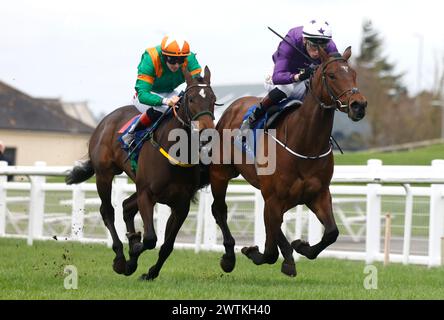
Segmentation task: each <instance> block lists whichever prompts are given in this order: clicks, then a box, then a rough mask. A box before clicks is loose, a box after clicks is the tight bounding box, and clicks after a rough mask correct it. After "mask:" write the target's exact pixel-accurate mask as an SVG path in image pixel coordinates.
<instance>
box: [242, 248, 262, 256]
mask: <svg viewBox="0 0 444 320" xmlns="http://www.w3.org/2000/svg"><path fill="white" fill-rule="evenodd" d="M241 252H242V253H243V254H244V255H246V256H247V257H249V255H251V254H252V253H255V252H259V247H258V246H252V247H243V248H242V250H241Z"/></svg>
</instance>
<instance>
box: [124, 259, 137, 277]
mask: <svg viewBox="0 0 444 320" xmlns="http://www.w3.org/2000/svg"><path fill="white" fill-rule="evenodd" d="M136 270H137V259H135V260H133V259H130V260H129V261H127V263H126V268H125V275H126V276H130V275H132V274H133V273H134V272H135V271H136Z"/></svg>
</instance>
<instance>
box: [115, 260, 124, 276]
mask: <svg viewBox="0 0 444 320" xmlns="http://www.w3.org/2000/svg"><path fill="white" fill-rule="evenodd" d="M113 270H114V271H115V272H116V273H118V274H124V273H125V270H126V261H125V258H124V257H121V258H115V259H114V261H113Z"/></svg>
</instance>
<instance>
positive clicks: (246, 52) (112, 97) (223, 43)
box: [0, 0, 444, 114]
mask: <svg viewBox="0 0 444 320" xmlns="http://www.w3.org/2000/svg"><path fill="white" fill-rule="evenodd" d="M441 3H442V2H441V1H437V0H436V1H429V0H423V1H421V2H419V1H411V0H384V1H381V0H372V1H352V0H330V1H327V0H317V1H304V2H302V1H290V0H288V1H285V0H274V1H262V0H254V1H249V0H247V1H246V0H223V1H222V0H221V1H204V0H197V1H193V0H190V1H183V0H167V1H149V0H143V1H138V0H126V1H122V0H118V1H113V0H106V1H102V0H94V1H91V0H75V1H71V0H69V1H63V0H38V1H35V0H6V1H2V5H1V9H0V52H1V53H0V80H1V81H4V82H6V83H8V84H10V85H12V86H14V87H16V88H18V89H19V90H22V91H24V92H26V93H28V94H30V95H32V96H36V97H60V98H62V99H63V100H65V101H78V100H87V101H88V102H89V104H90V106H91V108H92V109H93V111H94V113H95V114H99V113H101V112H105V113H109V112H111V111H112V110H114V109H115V108H117V107H119V106H122V105H124V104H127V103H129V102H130V101H131V97H132V95H133V93H134V83H135V79H136V75H137V65H138V63H139V60H140V56H141V54H142V52H143V51H144V50H145V49H146V48H147V47H151V46H155V45H157V44H159V43H160V41H161V39H162V37H163V36H164V35H165V34H169V33H176V34H178V33H179V34H180V35H182V36H183V37H185V38H186V39H188V41H189V43H190V45H191V50H192V51H193V52H196V53H197V57H198V60H199V62H200V63H201V65H202V66H205V65H208V66H209V68H210V69H211V71H212V82H213V85H221V84H237V83H262V80H263V78H264V74H265V73H266V72H267V71H268V70H269V69H271V68H272V60H271V55H272V54H273V52H274V51H275V49H276V47H277V45H278V43H279V41H280V39H279V38H277V37H276V36H275V35H274V34H272V33H271V32H270V31H269V30H268V29H267V26H270V27H272V28H274V29H275V30H276V31H278V32H280V33H281V34H282V35H285V33H286V32H287V31H288V30H289V29H290V28H292V27H295V26H298V25H301V24H303V23H304V22H305V21H307V20H311V19H313V18H317V17H320V18H324V19H326V20H327V21H329V23H330V24H331V25H332V27H333V38H334V40H335V42H336V44H337V46H338V49H339V50H340V51H341V52H342V51H343V50H344V49H345V48H346V47H347V46H349V45H351V46H352V51H353V52H354V53H355V54H357V53H359V44H360V40H361V36H362V34H361V25H362V21H363V19H364V18H369V19H371V20H372V21H373V23H374V26H375V28H376V29H377V30H378V31H379V32H380V34H381V35H382V36H383V39H384V42H385V50H384V53H385V54H386V55H387V56H388V58H389V61H391V62H393V63H395V64H396V66H397V70H398V71H400V72H401V71H402V72H406V76H405V78H404V81H405V84H406V85H407V86H408V88H409V89H410V90H411V91H413V92H415V91H416V90H417V88H418V87H423V88H428V87H430V86H431V85H432V84H433V79H434V77H435V69H436V67H437V66H439V64H442V61H443V57H444V45H443V44H444V41H443V40H444V29H443V26H442V25H441V23H442V20H443V18H442V16H441V15H442V11H443V10H442V9H443V7H444V5H443V4H441ZM421 39H422V40H421ZM421 41H422V43H423V45H422V46H421V45H420V43H421ZM421 48H422V50H420V49H421ZM420 51H421V52H422V54H421V56H420ZM418 66H422V68H421V72H418ZM418 75H421V77H420V78H418ZM418 79H419V81H418ZM358 82H359V75H358Z"/></svg>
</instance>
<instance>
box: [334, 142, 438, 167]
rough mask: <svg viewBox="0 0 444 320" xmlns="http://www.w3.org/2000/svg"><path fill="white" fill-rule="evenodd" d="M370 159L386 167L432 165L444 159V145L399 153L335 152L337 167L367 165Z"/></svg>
mask: <svg viewBox="0 0 444 320" xmlns="http://www.w3.org/2000/svg"><path fill="white" fill-rule="evenodd" d="M368 159H380V160H382V163H383V164H385V165H430V164H431V162H432V160H434V159H444V144H435V145H432V146H429V147H423V148H416V149H414V150H411V151H399V152H345V154H342V155H341V154H340V153H336V152H335V164H336V165H365V164H367V160H368Z"/></svg>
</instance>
